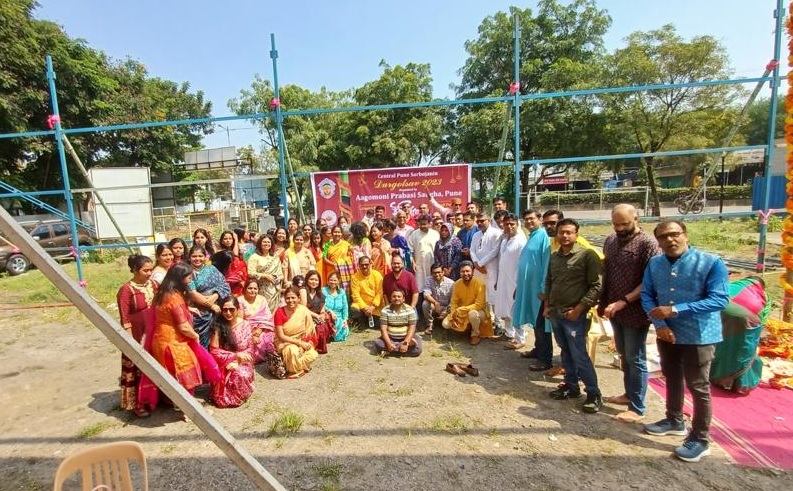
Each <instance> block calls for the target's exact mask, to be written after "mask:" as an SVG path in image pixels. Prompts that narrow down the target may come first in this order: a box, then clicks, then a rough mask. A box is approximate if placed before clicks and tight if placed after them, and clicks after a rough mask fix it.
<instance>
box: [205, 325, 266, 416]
mask: <svg viewBox="0 0 793 491" xmlns="http://www.w3.org/2000/svg"><path fill="white" fill-rule="evenodd" d="M231 335H232V336H233V337H234V341H235V343H236V345H237V349H238V350H239V351H229V350H226V349H223V348H221V347H219V346H217V347H213V348H212V356H213V357H214V358H215V359H216V360H217V365H219V366H220V367H221V368H220V370H221V372H222V374H223V375H222V377H221V378H219V379H218V380H217V381H215V382H213V383H212V393H211V395H210V397H211V398H212V402H213V403H214V404H215V405H216V406H217V407H237V406H239V405H241V404H243V403H244V402H245V401H247V400H248V398H249V397H250V396H251V394H252V393H253V390H254V383H253V380H254V370H253V361H251V362H250V363H238V358H237V355H238V354H239V353H246V354H248V355H250V356H251V358H254V355H255V353H254V351H255V349H256V346H254V344H253V335H252V333H251V326H250V324H249V323H248V321H242V322H240V323H238V324H237V325H236V326H234V328H232V330H231ZM230 363H238V366H237V367H236V368H235V369H233V370H228V369H227V368H226V367H227V366H228V365H229V364H230ZM217 365H216V366H217Z"/></svg>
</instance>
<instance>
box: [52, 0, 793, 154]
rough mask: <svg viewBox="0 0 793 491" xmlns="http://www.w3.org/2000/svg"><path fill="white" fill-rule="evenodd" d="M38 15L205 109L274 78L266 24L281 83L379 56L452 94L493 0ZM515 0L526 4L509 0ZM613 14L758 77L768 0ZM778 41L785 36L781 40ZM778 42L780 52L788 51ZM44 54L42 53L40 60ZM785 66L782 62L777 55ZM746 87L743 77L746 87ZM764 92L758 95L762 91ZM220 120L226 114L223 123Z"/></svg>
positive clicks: (369, 76)
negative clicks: (200, 101) (260, 79)
mask: <svg viewBox="0 0 793 491" xmlns="http://www.w3.org/2000/svg"><path fill="white" fill-rule="evenodd" d="M39 3H40V8H39V9H38V10H37V12H36V16H37V17H38V18H41V19H47V20H51V21H54V22H57V23H58V24H60V25H61V26H63V28H64V29H65V31H66V32H67V33H68V34H69V35H70V36H72V37H80V38H84V39H86V40H87V41H88V43H89V44H90V45H91V46H92V47H94V48H97V49H100V50H102V51H104V52H105V53H107V54H108V55H110V56H112V57H114V58H125V57H127V56H129V57H131V58H134V59H137V60H139V61H141V62H142V63H143V64H144V65H145V66H146V67H147V68H148V70H149V73H150V74H151V75H153V76H158V77H162V78H166V79H170V80H174V81H177V82H182V81H188V82H190V84H191V86H192V87H193V89H194V90H203V91H204V93H205V95H206V97H207V98H208V100H210V101H212V105H213V115H214V116H224V115H229V114H231V113H230V111H229V110H228V107H227V105H226V103H227V101H228V100H229V99H231V98H234V97H237V96H238V95H239V91H240V90H241V89H243V88H247V87H249V85H250V83H251V81H252V80H253V76H254V74H255V73H259V74H261V75H262V76H264V77H265V78H271V77H272V62H271V60H270V57H269V51H270V33H274V34H275V37H276V44H277V48H278V54H279V59H278V75H279V82H280V83H281V84H282V85H285V84H290V83H294V84H298V85H301V86H304V87H307V88H309V89H312V90H316V89H318V88H320V87H322V86H325V87H327V88H328V89H329V90H343V89H348V88H351V87H358V86H360V85H362V84H364V83H366V82H368V81H371V80H374V79H376V78H377V77H378V76H379V75H380V72H381V69H380V68H379V67H378V63H379V62H380V60H381V59H385V60H386V61H387V62H388V63H389V64H391V65H396V64H405V63H408V62H416V63H429V64H430V65H431V69H432V74H433V78H434V93H435V96H436V97H452V95H453V94H452V91H451V90H450V88H449V85H450V84H452V83H456V82H458V81H459V76H458V70H459V68H460V67H461V66H462V65H463V63H464V62H465V59H466V53H465V49H464V43H465V41H466V40H469V39H474V38H476V36H477V28H478V26H479V24H480V23H481V21H482V19H484V18H485V17H486V16H488V15H492V14H494V13H495V12H498V11H507V10H508V8H509V6H510V5H512V4H514V2H504V1H501V0H487V1H485V0H456V1H453V2H452V1H433V0H423V1H417V0H400V1H393V0H388V1H386V0H381V1H374V0H335V1H321V0H314V1H309V0H291V1H282V2H273V1H269V2H268V1H256V0H225V1H223V2H219V1H212V2H205V1H200V0H190V1H188V0H157V1H154V0H137V1H134V2H132V1H107V0H39ZM517 5H518V6H520V7H521V8H526V7H532V8H533V7H535V5H536V2H534V1H530V2H522V3H518V4H517ZM597 5H598V7H600V8H601V9H605V10H607V11H608V13H609V14H610V15H611V17H612V27H611V29H610V31H609V33H608V34H607V36H606V38H605V40H606V45H607V48H608V49H609V50H613V49H615V48H618V47H620V46H622V45H623V39H624V38H625V36H627V35H628V34H630V33H631V32H634V31H637V30H643V31H644V30H650V29H655V28H659V27H661V26H662V25H664V24H667V23H671V24H674V25H675V26H676V27H677V29H678V32H679V33H680V34H681V35H682V36H684V37H686V38H688V37H691V36H694V35H702V34H708V35H711V36H714V37H715V38H716V39H718V40H719V41H721V42H722V43H723V45H724V46H725V47H726V49H727V52H728V54H729V56H730V59H731V64H732V67H733V69H734V73H735V75H736V77H757V76H760V75H761V74H762V72H763V69H764V68H765V65H766V63H767V62H768V61H769V60H770V59H771V58H772V57H773V40H774V36H773V29H774V19H773V17H772V13H773V10H774V8H776V0H719V1H715V0H664V1H660V2H658V1H649V0H599V1H598V2H597ZM783 42H784V38H783ZM786 55H787V53H786V47H785V46H783V51H782V59H783V60H785V59H786ZM42 63H43V60H42ZM783 66H784V65H783ZM749 88H750V89H751V87H749ZM761 95H762V96H765V97H768V96H769V95H770V90H769V89H765V90H764V91H763V92H762V94H761ZM224 126H225V124H224ZM227 126H228V127H229V128H230V130H231V131H230V132H229V133H228V135H227V133H226V131H225V130H223V129H218V133H216V134H215V135H213V136H210V137H208V138H206V139H205V144H206V145H207V146H210V147H212V146H223V145H225V144H227V136H228V137H230V139H231V144H232V145H237V146H242V145H244V144H247V143H252V142H255V141H257V140H258V136H257V134H256V131H255V130H254V129H252V128H251V126H250V124H248V123H247V122H244V121H232V122H229V124H228V125H227Z"/></svg>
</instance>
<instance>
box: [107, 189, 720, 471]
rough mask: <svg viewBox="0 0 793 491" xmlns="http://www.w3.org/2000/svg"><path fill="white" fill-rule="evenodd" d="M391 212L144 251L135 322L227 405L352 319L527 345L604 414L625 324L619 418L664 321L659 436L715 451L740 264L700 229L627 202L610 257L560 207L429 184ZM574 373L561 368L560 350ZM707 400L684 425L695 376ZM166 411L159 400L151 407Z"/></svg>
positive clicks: (134, 386) (292, 365)
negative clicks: (713, 426)
mask: <svg viewBox="0 0 793 491" xmlns="http://www.w3.org/2000/svg"><path fill="white" fill-rule="evenodd" d="M426 196H427V201H426V202H424V203H420V204H419V206H418V209H414V208H413V207H412V206H411V205H410V204H409V203H407V204H406V206H405V207H404V208H401V209H399V210H397V211H396V212H395V213H394V214H393V219H392V218H389V217H386V215H385V208H384V207H382V206H378V207H376V208H374V209H373V210H370V211H369V212H368V213H367V214H366V215H365V216H364V217H362V219H361V220H359V221H355V222H352V223H351V222H350V217H346V216H342V217H340V219H339V223H336V224H334V225H332V226H330V225H325V224H324V223H322V222H318V223H317V224H316V227H314V226H312V225H311V224H303V225H301V224H300V223H299V222H298V221H297V220H295V219H293V218H292V219H290V220H289V221H288V222H287V226H286V227H279V228H277V229H274V230H270V231H267V232H266V233H263V234H261V235H259V236H258V237H255V236H253V235H251V234H249V233H248V232H247V231H244V230H234V231H225V232H223V233H222V234H221V235H220V238H219V240H218V241H217V243H215V242H214V241H213V239H212V237H211V234H210V233H209V231H207V230H205V229H197V230H196V231H195V232H194V234H193V237H192V239H193V240H192V245H191V247H190V248H189V249H188V248H187V244H186V243H185V242H184V241H183V240H182V239H178V238H177V239H173V240H171V241H170V242H169V243H168V244H161V245H159V246H157V248H156V254H155V258H154V260H152V259H150V258H148V257H145V256H132V257H130V259H129V266H130V270H131V272H132V274H133V277H132V279H131V280H130V281H129V282H128V283H126V284H124V285H123V286H122V287H121V289H120V290H119V293H118V305H119V312H120V317H121V323H122V325H123V326H124V327H125V328H126V329H127V330H129V331H130V334H131V335H132V336H133V337H134V338H135V339H136V340H137V341H141V340H142V341H143V344H144V347H145V349H147V350H149V351H150V352H151V353H152V355H153V356H154V357H155V358H156V359H157V360H158V361H159V362H160V363H161V364H162V365H163V366H164V367H165V368H167V370H168V371H169V372H171V374H172V375H173V376H174V377H175V378H176V379H177V380H178V381H179V382H180V383H181V384H182V385H183V386H184V387H185V388H186V389H188V390H189V391H192V390H193V389H194V388H195V387H197V386H198V385H201V384H202V383H205V382H206V381H209V382H210V383H211V399H212V401H213V403H215V404H216V405H218V406H221V407H231V406H238V405H240V404H242V403H243V402H244V401H245V400H246V399H247V398H248V397H249V396H250V394H251V393H252V391H253V389H254V387H253V384H254V370H253V366H254V364H256V363H265V364H266V366H267V369H268V370H269V372H270V373H271V374H273V375H274V376H276V377H278V378H283V377H300V376H302V375H304V374H305V373H307V372H308V371H309V370H310V369H311V364H312V362H313V361H314V360H316V359H317V358H318V356H319V354H323V353H327V350H328V344H329V343H330V342H332V341H342V340H344V339H346V337H347V336H348V334H349V331H350V327H351V326H352V325H357V326H358V327H359V328H361V329H367V328H370V329H374V330H378V331H379V336H378V338H377V340H376V341H375V345H376V347H377V350H378V352H379V354H380V355H381V356H392V355H394V356H400V355H405V356H418V355H419V354H420V353H421V350H422V340H421V336H420V335H419V333H418V331H417V330H418V329H419V328H420V327H423V332H424V334H425V335H427V336H431V335H432V331H433V329H435V328H438V327H439V326H440V327H442V328H444V329H448V330H452V331H457V332H460V333H464V335H465V336H467V339H468V340H469V342H470V344H471V345H473V346H476V345H478V344H479V343H480V342H481V341H482V340H483V339H488V338H489V339H494V340H503V341H506V344H505V348H506V349H508V350H522V348H524V347H525V346H526V344H527V331H528V330H529V329H531V330H532V331H533V333H534V346H533V348H532V349H531V350H528V351H522V352H521V356H522V357H524V358H529V359H531V361H530V364H529V369H530V370H533V371H546V372H549V373H550V374H557V373H563V374H564V381H563V382H562V383H561V384H559V386H558V387H557V388H556V389H555V390H553V391H552V392H551V393H550V396H551V397H552V398H554V399H557V400H564V399H572V398H578V397H580V396H581V395H582V393H581V389H580V384H581V383H583V386H584V390H585V392H586V399H585V401H584V402H583V404H582V411H583V412H586V413H594V412H598V411H600V409H601V407H602V404H603V402H604V399H603V398H602V395H601V393H600V389H599V387H598V381H597V373H596V371H595V368H594V365H593V363H592V360H591V359H590V358H589V356H588V352H587V349H586V338H587V332H588V329H589V325H590V322H591V318H592V317H594V316H601V317H604V318H608V319H610V320H611V323H612V325H613V327H614V337H615V343H616V346H617V349H618V351H619V353H620V355H621V359H622V369H623V371H624V386H625V392H624V394H621V395H619V396H614V397H610V398H606V399H605V402H610V403H614V404H625V405H627V409H626V410H625V411H623V412H621V413H619V414H618V415H617V416H616V418H617V419H620V420H623V421H630V422H636V421H640V420H641V419H642V418H643V417H644V414H645V411H646V406H645V397H646V389H647V366H646V355H645V344H646V339H647V335H648V331H649V327H650V325H651V324H653V325H654V326H655V328H656V333H657V338H658V344H659V352H660V354H661V365H662V370H663V372H664V375H666V377H667V387H668V391H669V394H668V397H667V414H666V418H665V419H664V420H662V421H660V422H658V423H654V424H651V425H647V426H646V427H645V430H646V431H647V432H648V433H651V434H656V435H667V434H684V433H685V434H686V435H687V439H686V442H685V444H684V445H683V446H681V447H680V448H678V449H677V450H676V454H677V455H678V456H679V457H680V458H682V459H684V460H699V458H701V456H702V455H706V454H707V452H708V427H709V424H710V402H709V391H708V370H709V363H710V360H712V357H713V356H712V354H713V349H712V348H713V346H714V345H715V343H717V342H718V341H720V336H721V324H720V318H719V311H720V310H721V309H722V308H723V307H724V306H726V304H727V301H728V300H729V296H728V293H727V291H728V290H727V273H726V268H725V267H724V264H723V263H722V262H721V261H720V260H719V259H718V258H716V257H715V256H712V255H709V254H705V253H702V252H700V251H697V250H695V249H694V248H691V247H688V239H687V235H686V229H685V225H684V224H683V223H682V222H678V221H663V222H661V223H659V225H658V226H657V227H656V229H655V231H654V235H655V237H651V236H650V235H649V234H647V233H645V232H644V231H642V230H641V228H640V227H639V225H638V214H637V212H636V209H635V208H633V207H632V206H630V205H618V206H616V207H615V208H614V209H613V211H612V223H613V227H614V231H615V232H614V234H612V235H611V236H609V237H608V238H607V239H606V241H605V244H604V248H603V253H602V254H601V253H600V252H599V251H597V250H595V249H594V248H593V247H592V246H591V245H590V244H589V243H588V242H587V241H586V240H585V239H584V238H583V237H582V236H580V235H579V234H578V232H579V224H578V223H577V222H576V221H575V220H573V219H570V218H564V214H563V213H562V212H561V211H560V210H548V211H545V212H544V213H540V212H539V211H537V210H527V211H525V212H524V213H523V214H522V221H521V220H519V219H518V217H517V216H516V215H515V214H513V213H510V212H509V211H507V210H506V201H505V200H504V199H502V198H496V199H495V200H494V201H493V207H494V210H495V211H494V213H493V214H492V215H491V214H488V213H484V212H482V211H480V210H479V208H478V206H477V204H476V203H467V205H466V208H465V210H463V208H462V202H461V200H460V199H453V200H452V201H451V206H450V207H448V208H447V207H445V206H443V205H441V204H440V203H438V202H437V201H436V200H435V198H434V197H433V196H432V195H431V194H430V193H429V192H428V191H427V192H426ZM552 339H555V340H556V343H557V344H558V346H559V349H560V351H561V366H560V367H555V366H553V364H552V361H553V359H552V354H553V344H552ZM684 380H685V382H686V383H687V384H688V387H689V389H690V390H691V391H692V393H694V400H695V415H694V428H693V429H692V430H691V432H687V431H686V428H685V425H684V423H683V419H682V400H683V399H682V398H683V381H684ZM121 385H122V407H123V408H124V409H129V410H133V411H135V412H136V413H137V414H139V415H140V416H145V415H147V414H148V412H149V411H150V410H151V409H152V408H153V407H154V405H156V388H155V390H153V391H152V390H151V384H147V383H146V380H145V377H143V380H141V376H140V373H139V372H138V371H137V369H136V368H135V367H134V365H133V364H132V363H131V361H130V360H128V359H126V358H125V357H122V378H121ZM153 404H154V405H153Z"/></svg>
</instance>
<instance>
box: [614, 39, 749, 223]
mask: <svg viewBox="0 0 793 491" xmlns="http://www.w3.org/2000/svg"><path fill="white" fill-rule="evenodd" d="M605 66H606V68H607V69H606V71H607V80H608V82H609V84H610V85H611V86H631V85H636V86H639V85H654V84H683V83H691V82H701V81H706V80H718V79H726V78H729V75H730V71H729V60H728V57H727V54H726V52H725V50H724V47H723V46H721V44H720V43H719V42H718V41H717V40H716V39H714V38H713V37H711V36H696V37H694V38H692V39H691V40H689V41H686V40H684V39H683V38H682V37H681V36H680V35H679V34H678V33H677V31H676V30H675V28H674V26H672V25H666V26H663V27H662V28H661V29H657V30H653V31H649V32H635V33H633V34H631V35H630V36H628V39H627V46H625V47H624V48H620V49H617V50H616V51H615V52H614V53H613V54H611V55H610V56H608V57H607V59H606V64H605ZM739 94H741V90H740V88H737V87H731V86H727V85H715V86H694V87H677V88H669V89H661V90H649V91H642V92H625V93H619V94H604V95H602V96H601V99H602V100H603V101H604V105H605V107H606V114H607V115H608V118H609V120H610V121H612V122H613V124H616V125H619V126H621V127H622V128H623V134H625V135H630V141H629V142H626V143H628V144H630V145H633V146H634V149H636V150H638V151H640V152H642V153H651V152H658V151H661V150H668V149H674V146H676V145H675V144H680V143H691V142H692V140H699V141H698V142H697V143H698V145H697V146H700V147H701V146H704V144H705V143H708V144H710V145H712V144H713V143H715V142H718V139H719V137H721V136H723V135H725V134H726V130H727V128H728V125H726V124H725V122H724V121H721V122H720V119H721V118H722V117H723V116H724V115H726V114H729V113H730V112H731V111H734V105H733V103H734V102H735V101H736V99H737V96H738V95H739ZM732 116H733V118H734V114H733V115H732ZM733 121H734V119H733ZM682 147H683V148H685V146H682ZM688 148H690V147H688ZM643 160H644V163H645V170H646V173H647V180H648V183H649V185H650V190H651V193H652V196H653V201H654V212H655V213H659V212H660V204H659V200H658V193H657V190H656V182H655V174H654V168H653V164H654V161H655V159H654V158H653V157H645V158H644V159H643Z"/></svg>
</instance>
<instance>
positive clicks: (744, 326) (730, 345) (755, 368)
mask: <svg viewBox="0 0 793 491" xmlns="http://www.w3.org/2000/svg"><path fill="white" fill-rule="evenodd" d="M736 297H737V298H736ZM730 299H731V300H730V304H729V305H728V306H727V308H725V309H724V311H722V315H721V319H722V325H723V329H724V341H722V342H721V343H719V344H718V345H716V355H715V357H714V359H713V363H712V364H711V368H710V380H711V382H712V383H713V384H715V385H717V386H719V387H722V388H724V389H727V390H732V391H733V392H737V393H741V394H746V393H748V392H749V391H751V390H752V389H754V388H755V387H757V384H758V383H760V376H761V375H762V372H763V362H762V360H760V359H759V358H758V357H757V345H758V343H759V342H760V334H761V333H762V326H763V324H765V321H766V320H767V319H768V315H769V313H770V312H771V306H770V305H769V302H768V296H767V295H766V292H765V286H764V284H763V282H762V280H761V279H759V278H756V277H749V278H743V279H740V280H737V281H734V282H731V283H730ZM736 300H737V301H736ZM749 300H752V301H754V305H746V304H744V303H742V302H746V301H749ZM758 304H760V305H758ZM758 306H759V307H762V308H761V310H759V312H758V311H757V307H758Z"/></svg>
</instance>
